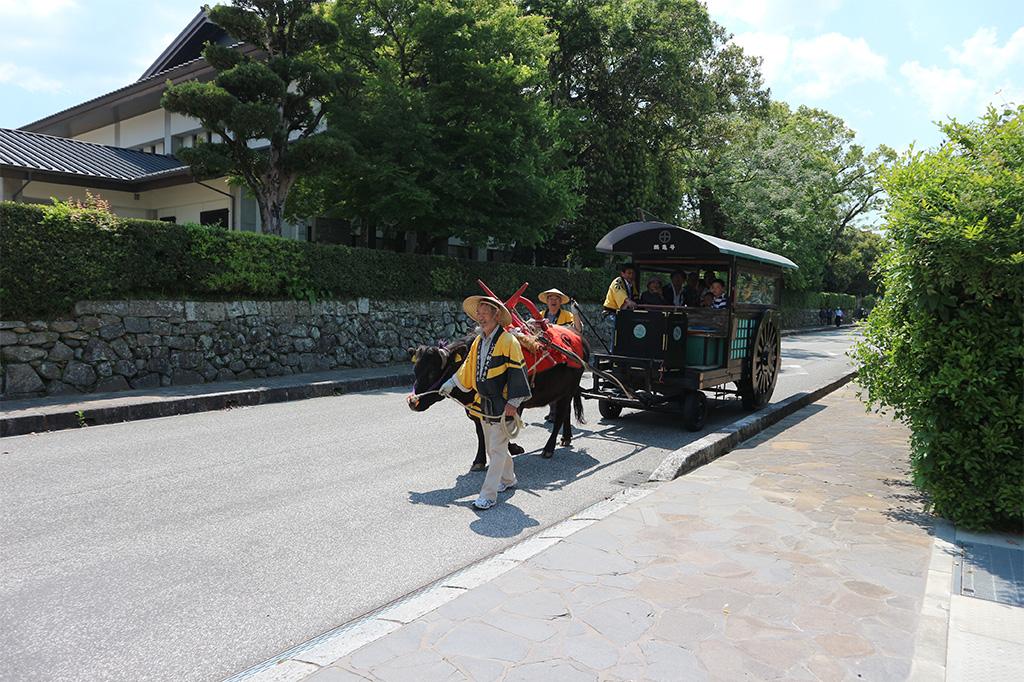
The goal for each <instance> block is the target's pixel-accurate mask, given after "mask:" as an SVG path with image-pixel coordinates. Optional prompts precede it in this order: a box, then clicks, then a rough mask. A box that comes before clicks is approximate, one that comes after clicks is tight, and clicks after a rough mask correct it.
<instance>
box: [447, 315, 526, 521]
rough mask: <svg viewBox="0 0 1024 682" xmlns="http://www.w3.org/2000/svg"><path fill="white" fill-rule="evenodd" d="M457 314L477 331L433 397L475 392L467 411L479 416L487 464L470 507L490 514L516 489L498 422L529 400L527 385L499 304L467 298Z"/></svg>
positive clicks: (507, 318)
mask: <svg viewBox="0 0 1024 682" xmlns="http://www.w3.org/2000/svg"><path fill="white" fill-rule="evenodd" d="M462 309H463V310H465V311H466V314H467V315H469V316H470V317H471V318H473V319H474V320H476V321H477V322H478V323H479V324H480V326H479V327H478V328H477V336H476V338H475V339H473V345H472V346H470V348H469V354H468V355H467V356H466V360H465V362H463V363H462V366H460V367H459V369H458V371H457V372H456V373H455V374H454V375H453V376H452V378H451V379H449V380H448V381H446V382H445V383H443V384H442V385H441V388H440V389H439V392H440V393H441V394H442V395H450V394H451V392H452V390H454V389H455V388H458V389H459V390H462V391H467V392H468V391H473V392H475V396H476V397H475V398H474V399H473V404H472V405H470V406H469V410H470V412H471V413H473V414H474V415H475V416H478V417H480V422H481V425H482V426H483V431H484V444H485V446H486V449H487V459H488V461H489V462H490V465H489V466H488V467H487V476H486V477H485V478H484V484H483V487H482V488H481V489H480V496H479V497H477V499H476V500H475V501H474V502H473V506H474V507H476V508H477V509H490V508H491V507H493V506H494V504H495V503H496V502H497V501H498V493H500V492H503V491H504V490H505V489H506V488H511V487H512V486H514V485H515V484H516V473H515V467H514V466H513V464H512V455H510V454H509V451H508V433H507V432H506V430H505V428H504V427H503V426H502V421H503V420H505V419H510V418H515V417H516V413H517V411H518V407H519V405H520V404H521V403H523V402H524V401H525V400H528V399H529V398H530V395H531V392H530V381H529V379H528V378H527V376H526V365H525V363H524V361H523V350H522V348H520V347H519V341H518V340H516V337H515V336H513V335H512V334H510V333H508V332H506V331H505V329H504V328H505V327H506V326H507V325H509V324H511V323H512V315H511V314H510V313H509V312H508V309H507V308H506V307H505V306H504V305H503V304H502V302H501V301H499V300H498V299H496V298H491V297H490V296H470V297H469V298H467V299H466V300H465V301H463V302H462Z"/></svg>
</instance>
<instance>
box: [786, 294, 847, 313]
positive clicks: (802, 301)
mask: <svg viewBox="0 0 1024 682" xmlns="http://www.w3.org/2000/svg"><path fill="white" fill-rule="evenodd" d="M782 308H783V309H796V310H819V309H821V308H827V309H831V310H835V309H836V308H842V309H843V310H844V311H845V312H846V314H847V316H849V315H851V314H852V313H853V311H854V310H856V309H857V297H856V296H854V295H852V294H834V293H831V292H817V291H790V290H784V291H783V292H782Z"/></svg>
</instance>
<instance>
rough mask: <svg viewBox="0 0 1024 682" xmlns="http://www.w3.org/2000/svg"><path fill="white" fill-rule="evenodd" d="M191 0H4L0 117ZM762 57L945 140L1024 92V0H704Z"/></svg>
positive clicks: (819, 91)
mask: <svg viewBox="0 0 1024 682" xmlns="http://www.w3.org/2000/svg"><path fill="white" fill-rule="evenodd" d="M200 4H201V3H199V2H195V1H194V0H159V1H157V0H133V1H129V0H122V1H121V2H115V1H114V0H0V127H3V128H16V127H19V126H22V125H25V124H27V123H30V122H32V121H35V120H37V119H40V118H42V117H44V116H47V115H49V114H52V113H55V112H57V111H60V110H62V109H66V108H67V107H70V106H74V105H75V104H78V103H80V102H84V101H86V100H89V99H92V98H93V97H97V96H99V95H102V94H104V93H107V92H110V91H111V90H115V89H117V88H120V87H122V86H125V85H128V84H130V83H132V82H134V81H135V80H137V79H138V77H139V76H140V75H141V74H142V72H143V71H145V70H146V68H147V67H148V66H149V65H150V64H151V63H152V62H153V61H154V60H155V59H156V58H157V56H158V55H159V54H160V53H161V52H162V51H163V49H164V48H165V47H166V46H167V45H168V44H169V43H170V41H171V40H173V39H174V37H175V36H176V35H177V34H178V33H179V32H180V31H181V29H182V28H184V27H185V25H186V24H187V23H188V22H189V21H190V20H191V19H192V17H193V16H195V14H196V13H197V12H198V11H199V6H200ZM707 4H708V6H709V11H710V14H711V17H712V18H713V19H714V20H715V21H717V22H719V23H720V24H722V25H724V26H725V27H726V28H727V29H728V30H729V31H730V32H731V33H732V34H733V35H734V38H733V39H734V40H735V41H736V42H737V43H739V44H740V45H741V46H743V48H744V49H745V50H746V51H747V52H748V53H751V54H755V55H758V56H760V57H762V58H763V60H764V62H763V66H762V70H763V73H764V76H765V82H766V84H767V85H768V86H769V87H770V88H771V91H772V95H773V97H774V98H775V99H777V100H782V101H785V102H789V103H790V104H791V105H792V106H794V107H795V106H798V105H800V104H806V105H808V106H814V107H819V108H822V109H826V110H828V111H830V112H832V113H834V114H836V115H838V116H840V117H842V118H843V119H844V120H845V121H846V123H847V125H849V126H850V127H851V128H853V129H854V130H855V131H856V132H857V135H858V142H859V143H860V144H862V145H864V146H865V147H867V148H869V149H871V148H874V147H876V146H877V145H879V144H887V145H889V146H891V147H894V148H896V149H897V150H898V151H903V150H905V149H907V148H908V147H909V146H910V145H911V144H912V143H914V144H915V145H916V147H917V148H918V149H921V148H927V147H931V146H934V145H936V144H938V143H939V142H940V141H941V139H942V135H941V133H940V132H939V131H938V129H937V128H936V127H935V124H934V122H935V121H938V120H946V119H948V118H950V117H955V118H958V119H960V120H969V119H972V118H975V117H977V116H978V115H979V114H980V113H982V112H983V111H984V109H985V107H986V105H988V104H990V103H992V104H995V105H997V106H999V105H1003V104H1006V103H1011V102H1016V103H1024V1H1022V0H973V1H971V0H968V1H967V2H965V1H964V0H886V1H883V0H707Z"/></svg>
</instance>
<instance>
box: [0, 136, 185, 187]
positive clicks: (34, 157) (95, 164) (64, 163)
mask: <svg viewBox="0 0 1024 682" xmlns="http://www.w3.org/2000/svg"><path fill="white" fill-rule="evenodd" d="M0 166H7V167H11V168H17V169H22V170H28V171H41V172H45V173H55V174H60V175H73V176H81V177H89V178H97V179H103V180H114V181H122V182H139V181H140V180H143V179H148V178H147V176H152V175H153V174H156V173H166V172H168V171H176V170H179V169H180V170H184V169H186V168H187V166H186V165H185V164H184V163H182V162H181V161H178V160H177V159H176V158H174V157H173V156H164V155H163V154H149V153H146V152H139V151H135V150H132V149H120V148H118V147H108V146H107V145H103V144H93V143H92V142H82V141H80V140H70V139H68V138H65V137H53V136H51V135H42V134H40V133H29V132H26V131H24V130H10V129H8V128H0Z"/></svg>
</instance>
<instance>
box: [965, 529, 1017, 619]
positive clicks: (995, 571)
mask: <svg viewBox="0 0 1024 682" xmlns="http://www.w3.org/2000/svg"><path fill="white" fill-rule="evenodd" d="M963 550H964V556H963V561H961V562H960V575H959V576H958V577H959V578H960V580H959V583H960V594H962V595H963V596H965V597H976V598H978V599H986V600H988V601H994V602H997V603H999V604H1008V605H1010V606H1024V551H1021V550H1017V549H1010V548H1008V547H997V546H995V545H984V544H980V543H979V544H967V543H964V544H963Z"/></svg>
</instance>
